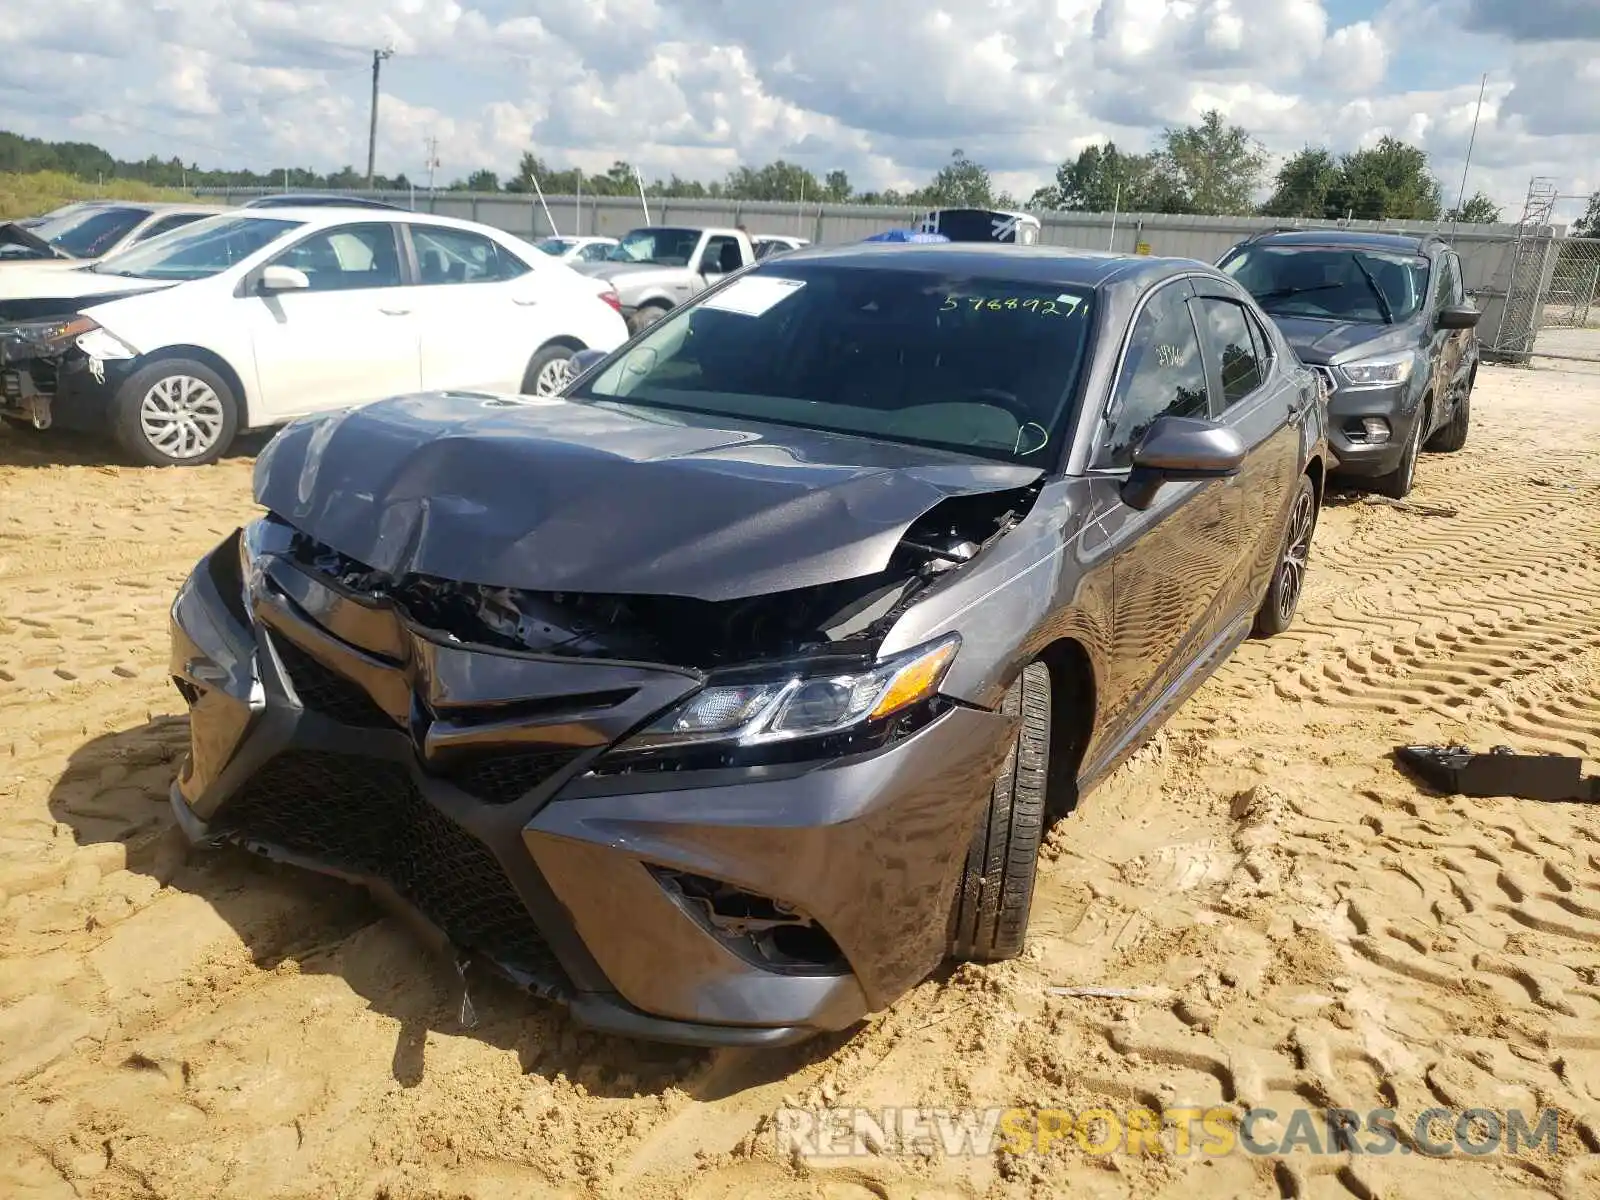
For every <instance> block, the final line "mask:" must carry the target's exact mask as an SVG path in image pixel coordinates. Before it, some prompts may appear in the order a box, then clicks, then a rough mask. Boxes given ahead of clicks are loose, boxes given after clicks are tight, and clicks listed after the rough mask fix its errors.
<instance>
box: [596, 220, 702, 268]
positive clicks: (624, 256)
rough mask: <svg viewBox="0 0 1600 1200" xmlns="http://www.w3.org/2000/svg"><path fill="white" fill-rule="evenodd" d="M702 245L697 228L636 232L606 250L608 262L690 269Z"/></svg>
mask: <svg viewBox="0 0 1600 1200" xmlns="http://www.w3.org/2000/svg"><path fill="white" fill-rule="evenodd" d="M699 244H700V231H699V230H698V229H635V230H632V231H631V232H629V233H626V234H624V235H623V237H622V240H621V241H620V242H618V243H617V244H616V245H615V246H612V247H611V249H609V250H607V251H606V260H607V261H608V262H637V263H654V264H655V265H656V266H658V267H687V266H688V265H689V260H690V259H691V258H693V257H694V248H695V247H696V246H698V245H699Z"/></svg>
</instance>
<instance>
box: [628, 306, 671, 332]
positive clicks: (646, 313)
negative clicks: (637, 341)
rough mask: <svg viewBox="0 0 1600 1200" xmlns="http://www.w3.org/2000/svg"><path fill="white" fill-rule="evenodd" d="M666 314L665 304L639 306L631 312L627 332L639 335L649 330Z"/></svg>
mask: <svg viewBox="0 0 1600 1200" xmlns="http://www.w3.org/2000/svg"><path fill="white" fill-rule="evenodd" d="M667 312H668V309H667V306H666V305H665V304H641V305H640V306H639V307H638V308H636V309H634V310H633V315H632V316H631V317H629V318H628V332H629V333H640V332H642V331H643V330H646V329H648V328H650V326H652V325H654V324H655V323H656V322H657V321H659V320H661V318H662V317H664V316H666V315H667Z"/></svg>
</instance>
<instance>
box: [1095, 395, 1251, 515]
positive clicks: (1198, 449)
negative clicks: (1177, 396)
mask: <svg viewBox="0 0 1600 1200" xmlns="http://www.w3.org/2000/svg"><path fill="white" fill-rule="evenodd" d="M1244 455H1245V447H1244V440H1243V439H1242V438H1240V436H1239V435H1238V434H1237V433H1236V432H1234V431H1233V430H1232V429H1229V428H1227V427H1226V426H1222V425H1218V424H1217V423H1216V422H1214V421H1206V420H1202V419H1199V418H1196V417H1160V418H1158V419H1157V420H1156V422H1155V424H1153V425H1151V426H1150V428H1149V429H1148V430H1147V431H1146V432H1145V435H1144V437H1143V438H1141V439H1140V441H1139V445H1138V448H1137V449H1135V450H1134V452H1133V470H1132V471H1131V472H1130V473H1129V475H1128V481H1127V482H1126V483H1124V484H1123V485H1122V500H1123V503H1125V504H1127V505H1128V506H1129V507H1130V508H1137V509H1146V508H1149V507H1150V506H1151V505H1152V504H1154V503H1155V499H1156V493H1157V492H1158V491H1160V490H1161V485H1162V484H1164V483H1176V482H1180V481H1183V480H1191V479H1226V478H1228V477H1229V476H1232V475H1237V474H1238V473H1239V471H1240V469H1241V468H1242V467H1243V466H1244Z"/></svg>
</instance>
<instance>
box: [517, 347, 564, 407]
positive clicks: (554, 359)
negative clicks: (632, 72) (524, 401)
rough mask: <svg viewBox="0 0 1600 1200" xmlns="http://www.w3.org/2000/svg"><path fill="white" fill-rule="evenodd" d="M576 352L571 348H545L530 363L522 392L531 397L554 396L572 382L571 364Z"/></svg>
mask: <svg viewBox="0 0 1600 1200" xmlns="http://www.w3.org/2000/svg"><path fill="white" fill-rule="evenodd" d="M575 353H576V351H575V350H573V349H572V347H570V346H545V347H544V348H543V349H541V350H540V351H539V352H538V353H537V354H535V355H534V356H533V357H532V358H531V359H530V360H529V361H528V369H527V370H526V371H525V372H524V373H523V376H522V390H523V392H524V394H526V395H529V396H554V395H556V394H557V393H558V392H560V391H561V389H562V388H564V387H566V386H567V384H568V383H570V382H571V380H572V368H571V367H570V366H568V365H567V364H568V363H569V362H571V360H572V356H573V354H575Z"/></svg>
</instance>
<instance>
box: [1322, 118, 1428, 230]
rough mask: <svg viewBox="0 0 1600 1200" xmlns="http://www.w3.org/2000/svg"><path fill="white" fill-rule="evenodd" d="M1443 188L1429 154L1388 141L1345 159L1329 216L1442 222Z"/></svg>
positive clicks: (1331, 197) (1333, 189) (1330, 194)
mask: <svg viewBox="0 0 1600 1200" xmlns="http://www.w3.org/2000/svg"><path fill="white" fill-rule="evenodd" d="M1441 197H1442V189H1441V188H1440V186H1439V181H1438V179H1436V178H1435V177H1434V175H1433V173H1432V171H1430V170H1429V168H1428V155H1427V152H1426V151H1424V150H1422V149H1420V148H1418V147H1416V146H1411V145H1408V144H1407V143H1405V142H1402V141H1401V140H1400V139H1399V138H1393V137H1385V138H1383V139H1381V140H1380V141H1379V142H1378V144H1377V145H1376V146H1373V147H1371V148H1370V149H1366V150H1357V151H1355V152H1354V153H1352V154H1346V155H1344V156H1342V157H1341V158H1340V160H1339V179H1338V181H1337V182H1336V183H1335V184H1334V185H1333V186H1332V187H1331V188H1329V190H1328V197H1327V212H1326V214H1325V215H1327V216H1329V217H1347V216H1348V217H1353V218H1354V219H1356V220H1365V221H1386V220H1399V221H1437V220H1438V219H1439V217H1440V215H1441V214H1442V213H1443V211H1444V207H1443V203H1442V199H1441Z"/></svg>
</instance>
